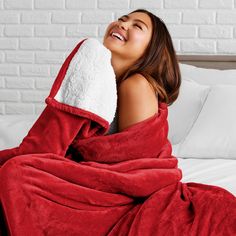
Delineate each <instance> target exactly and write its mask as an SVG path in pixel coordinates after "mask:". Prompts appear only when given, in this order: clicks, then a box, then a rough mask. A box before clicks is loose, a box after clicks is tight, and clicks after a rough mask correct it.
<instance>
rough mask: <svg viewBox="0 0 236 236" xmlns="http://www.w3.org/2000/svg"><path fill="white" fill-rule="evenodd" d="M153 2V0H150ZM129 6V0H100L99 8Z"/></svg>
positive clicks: (122, 7)
mask: <svg viewBox="0 0 236 236" xmlns="http://www.w3.org/2000/svg"><path fill="white" fill-rule="evenodd" d="M148 2H151V1H148ZM128 7H129V1H128V0H120V1H116V0H98V8H100V9H102V8H103V9H124V8H128Z"/></svg>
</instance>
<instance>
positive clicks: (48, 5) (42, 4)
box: [34, 0, 64, 10]
mask: <svg viewBox="0 0 236 236" xmlns="http://www.w3.org/2000/svg"><path fill="white" fill-rule="evenodd" d="M34 8H35V9H47V10H48V9H63V8H64V0H50V1H49V0H35V2H34Z"/></svg>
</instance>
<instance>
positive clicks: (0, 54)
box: [0, 52, 4, 63]
mask: <svg viewBox="0 0 236 236" xmlns="http://www.w3.org/2000/svg"><path fill="white" fill-rule="evenodd" d="M3 61H4V53H3V52H0V62H1V63H2V62H3Z"/></svg>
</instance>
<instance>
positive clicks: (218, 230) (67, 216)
mask: <svg viewBox="0 0 236 236" xmlns="http://www.w3.org/2000/svg"><path fill="white" fill-rule="evenodd" d="M166 118H167V107H166V105H165V104H164V103H159V113H158V114H156V115H154V116H153V117H151V118H148V119H146V120H144V121H142V122H139V123H137V124H135V125H133V126H131V127H129V128H127V129H126V130H124V131H123V132H120V133H116V134H113V135H101V136H95V137H90V138H85V139H80V140H77V141H76V142H74V144H73V148H74V149H76V150H77V151H79V152H80V154H81V156H82V157H83V159H82V160H80V161H75V160H73V159H72V160H70V159H68V158H65V157H62V156H59V155H55V154H50V153H48V154H33V155H24V156H18V157H15V158H13V159H11V160H9V161H8V162H6V163H5V165H3V167H2V170H1V172H0V186H1V193H0V194H1V203H2V206H3V212H4V216H5V221H6V223H7V226H8V228H9V230H10V232H11V235H14V236H15V235H16V236H17V235H34V236H38V235H91V236H92V235H109V236H111V235H114V236H117V235H130V236H137V235H140V236H141V235H142V236H149V235H150V236H151V235H181V236H182V235H186V236H187V235H188V236H189V235H198V236H200V235H232V236H233V235H236V198H235V197H234V196H233V195H232V194H231V193H229V192H228V191H226V190H224V189H222V188H220V187H216V186H209V185H204V184H200V183H181V182H180V180H181V170H180V169H178V168H177V159H176V158H175V157H174V156H172V155H171V145H170V142H169V141H168V139H167V132H168V124H167V119H166ZM75 158H76V156H75Z"/></svg>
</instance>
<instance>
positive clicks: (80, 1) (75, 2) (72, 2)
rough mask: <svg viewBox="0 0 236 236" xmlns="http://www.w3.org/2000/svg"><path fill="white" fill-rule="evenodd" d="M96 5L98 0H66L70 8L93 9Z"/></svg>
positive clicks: (67, 6)
mask: <svg viewBox="0 0 236 236" xmlns="http://www.w3.org/2000/svg"><path fill="white" fill-rule="evenodd" d="M95 7H96V0H86V1H84V0H66V8H68V9H79V10H81V9H91V8H95Z"/></svg>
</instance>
